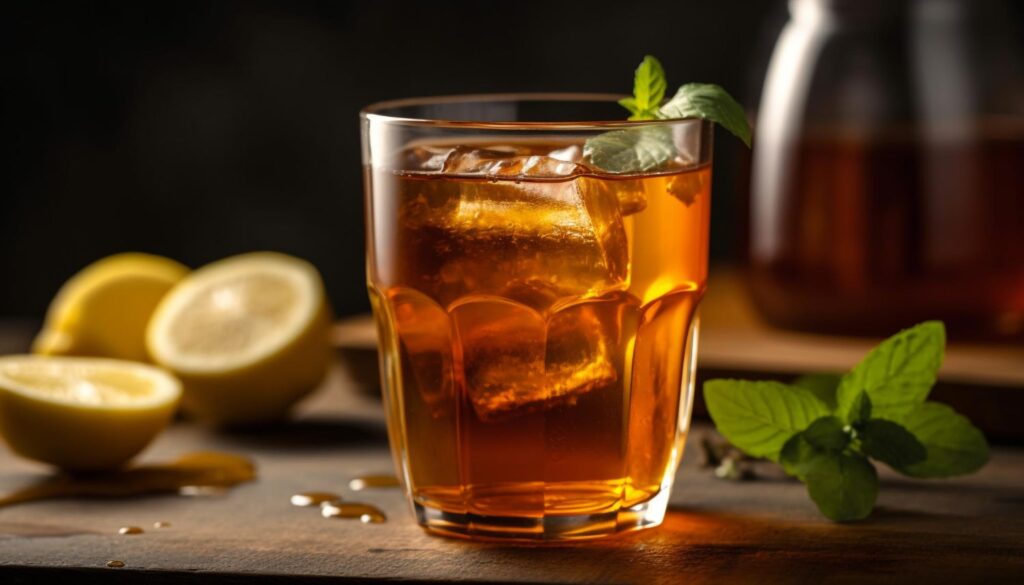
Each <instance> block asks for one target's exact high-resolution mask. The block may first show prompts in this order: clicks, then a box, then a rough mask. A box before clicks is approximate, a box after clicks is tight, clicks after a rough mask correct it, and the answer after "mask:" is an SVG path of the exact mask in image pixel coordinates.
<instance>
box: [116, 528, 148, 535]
mask: <svg viewBox="0 0 1024 585" xmlns="http://www.w3.org/2000/svg"><path fill="white" fill-rule="evenodd" d="M143 532H145V530H143V529H142V528H140V527H138V526H122V527H121V528H119V529H118V531H117V533H118V534H142V533H143Z"/></svg>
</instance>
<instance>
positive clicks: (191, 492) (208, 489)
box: [178, 485, 228, 498]
mask: <svg viewBox="0 0 1024 585" xmlns="http://www.w3.org/2000/svg"><path fill="white" fill-rule="evenodd" d="M226 493H228V488H226V487H221V486H219V485H183V486H181V487H180V488H178V494H179V495H182V496H188V497H190V498H208V497H213V496H223V495H224V494H226Z"/></svg>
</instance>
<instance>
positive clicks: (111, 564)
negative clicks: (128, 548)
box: [107, 561, 124, 569]
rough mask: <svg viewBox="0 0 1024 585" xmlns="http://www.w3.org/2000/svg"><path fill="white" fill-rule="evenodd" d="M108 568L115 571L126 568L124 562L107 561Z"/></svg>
mask: <svg viewBox="0 0 1024 585" xmlns="http://www.w3.org/2000/svg"><path fill="white" fill-rule="evenodd" d="M107 566H108V567H112V568H114V569H120V568H121V567H123V566H124V561H107Z"/></svg>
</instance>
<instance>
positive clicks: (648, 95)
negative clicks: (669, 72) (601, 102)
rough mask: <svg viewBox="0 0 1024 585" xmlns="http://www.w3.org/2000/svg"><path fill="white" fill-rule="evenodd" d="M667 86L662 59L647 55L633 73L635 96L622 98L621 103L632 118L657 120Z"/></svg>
mask: <svg viewBox="0 0 1024 585" xmlns="http://www.w3.org/2000/svg"><path fill="white" fill-rule="evenodd" d="M667 87H668V82H667V81H666V79H665V69H664V68H663V67H662V66H661V61H658V60H657V59H655V58H654V57H652V56H651V55H647V56H645V57H644V60H643V61H641V62H640V66H639V67H637V68H636V72H635V73H634V74H633V97H628V98H622V99H621V100H619V105H620V106H622V107H624V108H626V109H627V110H629V113H630V116H629V119H630V120H657V119H658V107H659V106H660V105H661V101H662V100H664V99H665V89H666V88H667Z"/></svg>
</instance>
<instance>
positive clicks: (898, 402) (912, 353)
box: [836, 321, 946, 421]
mask: <svg viewBox="0 0 1024 585" xmlns="http://www.w3.org/2000/svg"><path fill="white" fill-rule="evenodd" d="M945 345H946V330H945V328H944V327H943V325H942V323H941V322H939V321H927V322H925V323H921V324H920V325H917V326H915V327H911V328H910V329H905V330H903V331H900V332H899V333H897V334H896V335H893V336H892V337H890V338H889V339H886V340H885V341H883V342H882V343H881V344H879V345H878V347H876V348H875V349H873V350H871V352H870V353H869V354H868V355H867V357H865V358H864V359H863V360H862V361H861V362H860V363H859V364H857V365H856V366H855V367H854V368H853V370H851V371H850V373H848V374H846V375H845V376H843V379H842V382H840V383H839V390H838V392H837V393H836V400H837V402H838V413H839V414H840V415H841V416H842V417H843V418H844V420H847V421H849V420H851V408H852V407H853V401H854V399H855V398H856V397H857V395H858V394H859V393H860V392H861V391H862V390H863V391H865V392H867V393H868V397H870V398H871V405H872V409H873V412H874V415H875V416H876V417H879V418H889V417H890V416H894V415H898V414H901V413H905V412H909V411H910V410H912V409H913V408H914V406H916V405H917V404H920V403H921V402H924V400H925V398H927V397H928V392H929V391H930V390H931V388H932V386H933V385H934V384H935V376H936V373H937V372H938V370H939V365H940V364H941V363H942V353H943V351H944V349H945Z"/></svg>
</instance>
